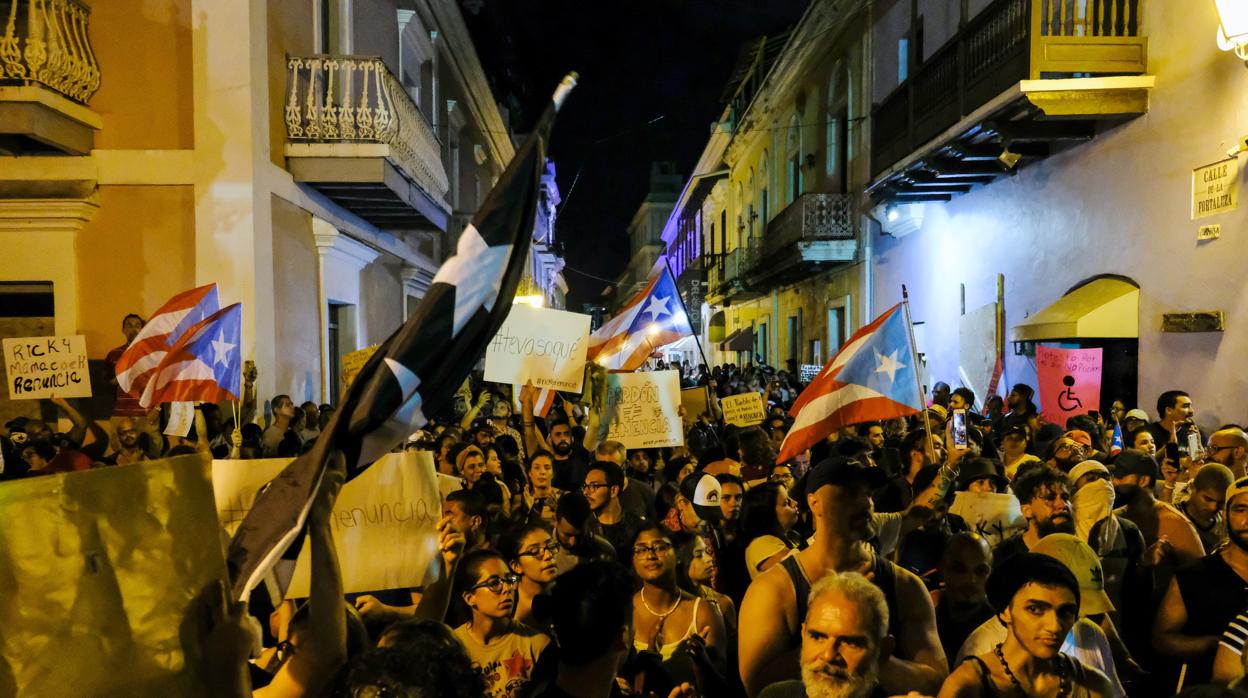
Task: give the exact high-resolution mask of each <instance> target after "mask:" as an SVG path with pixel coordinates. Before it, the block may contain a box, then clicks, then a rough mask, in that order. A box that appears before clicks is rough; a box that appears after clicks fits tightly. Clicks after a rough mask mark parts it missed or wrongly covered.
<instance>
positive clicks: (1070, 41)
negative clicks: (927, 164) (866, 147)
mask: <svg viewBox="0 0 1248 698" xmlns="http://www.w3.org/2000/svg"><path fill="white" fill-rule="evenodd" d="M1144 2H1145V0H1084V1H1082V2H1074V1H1073V0H992V1H991V2H990V3H989V4H988V5H987V6H986V7H985V8H984V9H983V10H981V11H980V12H979V13H978V14H976V15H975V16H974V17H973V18H971V20H970V21H969V22H968V23H967V24H966V26H965V27H963V28H962V29H960V30H958V32H957V33H956V34H955V35H954V36H953V37H952V38H951V39H950V40H949V41H948V42H947V43H946V44H945V45H943V46H942V47H940V48H939V49H937V50H936V51H935V52H934V53H932V55H931V56H929V57H927V58H926V59H925V60H924V61H923V63H922V65H920V66H919V67H918V69H917V70H916V71H915V72H914V74H912V75H911V76H910V79H908V80H906V81H905V82H903V83H902V84H901V85H899V86H898V87H897V88H896V89H895V90H894V91H893V92H892V93H891V94H889V95H888V96H887V97H886V98H885V99H884V100H883V101H882V102H881V103H880V104H879V106H877V107H876V108H875V110H874V112H873V114H872V127H871V134H872V148H871V150H872V172H873V173H875V174H878V173H880V172H882V171H883V170H885V169H886V168H888V167H889V166H890V165H892V164H893V163H895V162H897V161H899V160H901V159H903V158H904V157H906V156H907V155H908V154H909V153H911V152H912V151H914V150H915V149H916V148H918V147H920V146H921V145H922V144H924V143H926V142H927V141H928V140H930V139H932V138H934V137H936V136H938V135H939V134H941V133H942V132H944V131H945V129H948V128H949V127H951V126H953V125H954V124H955V123H957V122H958V120H959V119H961V118H963V117H964V116H967V115H969V114H971V113H972V112H974V111H975V110H976V109H978V108H979V107H981V106H982V105H984V104H987V103H988V102H989V101H991V100H992V99H993V98H994V97H996V96H997V95H999V94H1001V93H1002V92H1003V91H1005V90H1006V89H1008V88H1009V87H1011V86H1012V85H1014V84H1017V83H1018V82H1019V81H1020V80H1027V79H1032V80H1036V79H1043V78H1050V77H1063V78H1064V77H1082V76H1103V75H1139V74H1142V73H1144V72H1145V70H1146V67H1147V48H1148V39H1147V37H1146V36H1145V34H1144V31H1143V26H1142V21H1141V18H1142V16H1143V12H1144Z"/></svg>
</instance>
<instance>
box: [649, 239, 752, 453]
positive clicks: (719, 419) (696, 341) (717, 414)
mask: <svg viewBox="0 0 1248 698" xmlns="http://www.w3.org/2000/svg"><path fill="white" fill-rule="evenodd" d="M663 270H664V272H665V273H667V274H668V275H670V276H671V277H672V286H673V287H674V288H675V289H676V301H677V302H678V303H680V312H682V313H684V314H685V322H689V309H688V308H686V307H685V299H684V298H682V297H681V295H680V286H678V285H677V284H676V275H675V274H673V273H672V265H671V263H670V262H668V261H667V255H666V254H664V255H663ZM689 329H690V330H692V329H693V323H689ZM699 329H701V328H699ZM699 335H701V332H699V331H696V330H695V331H694V332H693V345H694V346H696V347H697V348H698V357H699V358H701V359H702V365H703V366H706V385H704V386H702V387H703V388H704V389H705V390H706V406H707V409H710V408H711V400H714V399H715V396H714V395H712V394H711V362H710V361H707V360H706V352H705V351H703V349H702V339H701V338H700V336H699ZM764 407H766V404H764ZM710 411H711V417H713V418H714V419H715V423H716V424H717V425H718V426H719V428H720V429H723V428H724V420H723V413H722V412H721V411H719V410H710ZM716 438H717V439H718V435H717V436H716Z"/></svg>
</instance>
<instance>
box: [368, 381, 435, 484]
mask: <svg viewBox="0 0 1248 698" xmlns="http://www.w3.org/2000/svg"><path fill="white" fill-rule="evenodd" d="M385 362H386V367H387V368H389V369H390V373H392V374H394V379H395V380H396V381H397V382H398V384H399V390H400V391H402V393H403V402H402V404H400V405H399V407H398V409H396V410H395V411H394V414H392V415H390V418H389V419H387V420H386V422H385V423H384V424H382V425H381V426H380V427H378V428H377V429H376V430H375V431H373V432H371V433H370V434H368V435H367V436H365V437H364V440H363V442H362V443H361V444H360V460H361V461H365V459H371V460H376V459H377V458H380V457H382V456H384V455H385V454H386V452H387V451H389V450H390V449H391V448H393V447H394V446H393V444H394V443H395V441H402V440H403V439H406V438H407V437H408V435H410V434H411V433H412V432H414V431H416V430H417V429H419V428H420V427H422V426H424V425H425V424H426V423H427V422H428V421H429V420H427V419H426V418H425V414H424V411H423V410H422V409H421V407H422V405H421V398H420V392H419V391H417V388H419V387H420V376H417V375H416V374H415V373H412V371H411V369H409V368H408V367H406V366H404V365H403V364H401V363H399V362H398V361H395V360H394V359H389V358H388V359H386V360H385Z"/></svg>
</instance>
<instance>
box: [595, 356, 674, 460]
mask: <svg viewBox="0 0 1248 698" xmlns="http://www.w3.org/2000/svg"><path fill="white" fill-rule="evenodd" d="M679 405H680V375H679V373H678V372H677V371H647V372H644V373H611V374H608V375H607V397H606V408H605V413H604V414H603V417H602V422H603V425H604V426H606V428H607V433H606V435H605V436H604V437H603V438H605V439H608V440H611V441H619V442H620V443H622V444H624V447H625V448H657V447H660V446H680V445H683V444H684V443H685V433H684V430H683V428H682V427H683V426H684V425H683V424H682V422H681V421H680V411H679V407H678V406H679Z"/></svg>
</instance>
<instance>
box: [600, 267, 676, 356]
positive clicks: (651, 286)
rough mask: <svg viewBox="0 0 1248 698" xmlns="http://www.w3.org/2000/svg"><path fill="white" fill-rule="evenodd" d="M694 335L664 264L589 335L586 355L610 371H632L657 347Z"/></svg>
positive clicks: (674, 283) (673, 281)
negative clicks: (643, 285) (638, 290)
mask: <svg viewBox="0 0 1248 698" xmlns="http://www.w3.org/2000/svg"><path fill="white" fill-rule="evenodd" d="M692 334H693V328H692V327H691V326H690V325H689V318H688V316H686V315H685V311H684V309H683V307H682V304H681V300H680V295H679V294H678V293H677V291H676V281H675V279H673V278H672V273H671V271H669V270H668V268H667V265H666V264H664V265H662V266H661V267H660V268H659V269H657V270H655V271H654V272H652V273H651V274H650V279H649V280H648V281H647V282H646V286H645V288H643V289H641V292H640V293H638V294H637V295H635V296H633V297H632V299H630V300H629V301H628V303H626V304H625V305H624V308H623V310H621V311H620V313H619V314H618V315H616V316H615V317H613V318H611V319H610V320H608V321H607V322H606V323H605V324H603V326H602V327H599V328H598V331H597V332H595V333H593V334H592V335H590V337H589V352H588V354H587V358H588V359H589V360H590V361H596V362H598V363H599V364H600V365H602V366H605V367H606V368H607V369H608V370H611V371H635V370H637V368H638V367H639V366H641V365H642V364H644V363H645V362H646V359H648V358H650V355H651V354H653V353H654V351H655V350H656V349H658V348H659V347H662V346H665V345H668V344H671V343H672V342H675V341H676V340H678V339H681V338H683V337H688V336H690V335H692Z"/></svg>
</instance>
